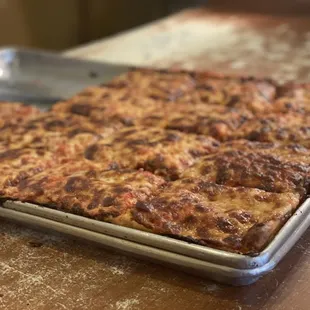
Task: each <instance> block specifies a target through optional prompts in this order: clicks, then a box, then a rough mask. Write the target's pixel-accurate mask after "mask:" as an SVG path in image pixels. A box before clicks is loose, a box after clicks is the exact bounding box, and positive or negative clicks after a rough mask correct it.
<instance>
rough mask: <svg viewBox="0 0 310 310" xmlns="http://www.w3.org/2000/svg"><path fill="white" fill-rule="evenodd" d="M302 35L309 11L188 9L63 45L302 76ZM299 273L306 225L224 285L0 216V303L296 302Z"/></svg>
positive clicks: (88, 54)
mask: <svg viewBox="0 0 310 310" xmlns="http://www.w3.org/2000/svg"><path fill="white" fill-rule="evenodd" d="M212 24H213V25H214V27H213V28H212ZM220 35H221V36H222V37H220ZM309 40H310V18H305V17H300V18H299V17H276V18H272V17H270V16H263V15H246V14H243V15H227V13H216V12H209V11H206V10H203V9H202V10H199V9H197V10H189V11H184V12H182V13H180V14H177V15H175V16H171V17H169V18H168V19H164V20H162V21H159V22H157V23H154V24H152V25H149V26H145V27H142V28H139V29H137V30H135V31H133V32H128V33H125V34H122V35H120V36H117V37H113V38H111V39H108V40H103V41H99V42H96V43H94V44H91V45H90V46H85V47H82V48H78V49H76V50H73V51H69V53H67V54H68V55H72V56H76V57H82V58H85V59H97V60H103V61H112V62H125V63H134V64H139V65H149V64H153V65H159V66H171V65H174V66H185V67H191V68H196V69H210V68H211V69H213V70H214V69H218V70H222V71H229V72H231V71H232V72H241V73H244V72H248V73H250V74H259V75H272V76H274V77H279V78H283V79H290V78H299V79H309V73H310V72H309V66H310V49H309V47H310V42H309ZM249 42H250V43H249ZM185 43H186V44H185ZM309 277H310V232H309V231H308V232H307V233H306V234H305V235H304V237H303V238H302V239H301V240H300V241H299V242H298V244H296V246H295V247H294V248H293V249H292V250H291V251H290V253H289V254H288V255H287V256H286V257H285V259H284V260H283V261H282V262H281V263H280V264H279V265H278V266H277V267H276V268H275V270H274V271H272V272H271V273H269V274H268V275H266V276H265V277H263V278H262V279H260V280H259V281H258V282H256V283H255V284H253V285H251V286H248V287H229V286H225V285H220V284H217V283H215V282H212V281H208V280H204V279H200V278H198V277H193V276H190V275H186V274H184V273H182V272H177V271H174V270H171V269H168V268H166V267H162V266H159V265H155V264H151V263H147V262H142V261H139V260H137V259H133V258H129V257H127V256H123V255H121V254H118V253H114V252H112V251H110V250H105V249H102V248H99V247H97V246H96V245H93V244H87V243H85V242H82V241H80V240H74V239H69V238H66V237H65V236H60V235H57V234H54V233H42V232H37V231H35V230H32V229H29V228H26V227H24V226H21V225H16V224H12V223H8V222H6V221H4V220H1V221H0V309H8V310H19V309H31V310H37V309H94V310H96V309H117V310H119V309H127V310H128V309H163V310H164V309H169V310H171V309H210V310H212V309H231V310H233V309H236V310H240V309H273V310H286V309H287V310H290V309H296V310H306V309H309V303H310V295H309V292H308V287H309V285H308V281H309V280H308V279H309Z"/></svg>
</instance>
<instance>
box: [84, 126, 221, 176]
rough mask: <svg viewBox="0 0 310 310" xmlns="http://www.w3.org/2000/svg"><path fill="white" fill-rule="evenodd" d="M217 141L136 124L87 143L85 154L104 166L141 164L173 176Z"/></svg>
mask: <svg viewBox="0 0 310 310" xmlns="http://www.w3.org/2000/svg"><path fill="white" fill-rule="evenodd" d="M218 145H219V142H218V141H216V140H215V139H213V138H212V137H205V136H201V135H195V134H192V135H189V134H185V133H182V132H179V131H175V130H167V129H162V128H159V127H158V128H157V127H139V126H138V127H137V126H136V127H131V128H125V129H122V130H119V131H117V132H115V133H114V134H111V135H110V136H108V137H106V138H105V139H101V140H99V141H98V142H96V143H94V144H92V145H90V146H89V147H88V148H87V149H86V150H85V153H84V156H85V158H86V159H88V160H90V161H93V162H98V163H101V164H104V163H107V167H108V166H111V165H113V166H114V168H122V169H124V168H132V169H139V168H142V169H144V170H146V171H151V172H154V173H156V174H158V175H161V176H163V177H166V178H168V179H170V180H173V179H177V178H178V177H179V175H180V173H181V172H182V171H184V170H185V169H186V168H188V167H190V166H192V165H193V164H194V163H195V162H196V161H197V159H199V158H200V157H202V156H204V155H207V154H210V153H212V152H214V151H215V150H216V148H217V147H218Z"/></svg>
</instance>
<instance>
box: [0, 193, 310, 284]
mask: <svg viewBox="0 0 310 310" xmlns="http://www.w3.org/2000/svg"><path fill="white" fill-rule="evenodd" d="M0 216H1V217H5V218H9V219H13V220H16V221H20V222H24V223H26V224H29V225H34V226H39V227H41V228H47V229H52V230H55V231H58V232H62V233H65V234H69V235H73V236H76V237H81V238H83V239H87V240H90V241H95V242H97V243H100V244H103V245H105V246H108V247H112V248H114V249H119V250H121V251H125V252H126V253H129V254H132V255H135V256H139V257H142V258H145V259H148V260H152V261H156V262H159V263H163V264H168V265H170V266H172V267H175V268H181V269H182V270H183V271H186V272H189V273H192V274H197V275H200V276H203V277H206V278H210V279H213V280H216V281H219V282H222V283H227V284H231V285H248V284H251V283H253V282H255V281H256V280H258V279H259V278H260V277H261V276H262V275H264V274H266V273H267V272H269V271H270V270H272V269H273V268H274V267H275V266H276V265H277V263H278V262H279V261H280V260H281V259H282V258H283V257H284V256H285V255H286V253H287V252H288V251H289V250H290V249H291V248H292V247H293V245H294V244H295V243H296V242H297V240H298V239H299V238H300V237H301V236H302V234H303V233H304V232H305V231H306V229H307V228H308V226H309V224H310V199H308V200H307V201H305V202H304V203H303V204H302V205H301V206H300V207H299V208H298V210H297V211H296V212H295V213H294V214H293V215H292V217H291V218H290V219H289V220H288V221H287V222H286V224H285V225H284V226H283V227H282V229H281V230H280V231H279V232H278V234H277V235H276V237H275V238H274V239H273V240H272V241H271V243H270V244H269V245H268V246H267V247H266V249H265V250H264V251H263V252H261V253H260V254H259V255H258V256H255V257H250V256H246V255H240V254H234V253H229V252H226V251H221V250H216V249H212V248H209V247H205V246H200V245H195V244H190V243H188V242H185V241H180V240H175V239H172V238H169V237H165V236H160V235H155V234H152V233H147V232H143V231H139V230H136V229H131V228H127V227H121V226H117V225H113V224H109V223H104V222H100V221H96V220H92V219H88V218H84V217H82V216H77V215H73V214H69V213H65V212H62V211H57V210H53V209H49V208H46V207H41V206H37V205H34V204H29V203H22V202H16V201H6V202H4V203H3V206H2V207H1V208H0Z"/></svg>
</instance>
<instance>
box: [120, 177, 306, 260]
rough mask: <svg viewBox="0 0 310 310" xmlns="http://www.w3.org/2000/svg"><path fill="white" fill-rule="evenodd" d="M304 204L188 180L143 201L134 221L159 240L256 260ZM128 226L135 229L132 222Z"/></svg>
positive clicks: (291, 196)
mask: <svg viewBox="0 0 310 310" xmlns="http://www.w3.org/2000/svg"><path fill="white" fill-rule="evenodd" d="M299 202H300V196H299V195H298V194H296V193H270V192H266V191H263V190H260V189H252V188H246V187H227V186H223V185H218V184H214V183H210V182H207V181H205V180H204V179H201V178H198V177H197V178H184V179H181V180H177V181H175V182H173V183H169V184H168V186H167V187H166V188H164V189H163V190H162V191H161V192H160V193H159V194H158V195H156V197H153V198H152V199H149V200H146V201H145V200H144V201H143V200H141V201H140V200H139V201H137V203H136V204H135V207H134V209H133V210H132V212H131V216H132V221H133V222H137V223H138V224H139V225H140V226H142V227H144V228H145V229H147V230H148V231H151V232H154V233H157V234H161V235H167V236H170V237H175V238H178V239H182V240H185V241H188V242H194V243H198V244H201V245H205V246H209V247H213V248H216V249H221V250H225V251H229V252H237V253H241V254H246V255H255V254H257V253H259V252H260V251H262V250H263V249H264V248H265V246H266V245H267V244H268V243H269V242H270V241H271V240H272V239H273V237H274V236H275V235H276V233H277V232H278V230H279V229H280V228H281V227H282V225H283V224H284V223H285V222H286V220H287V219H288V218H289V217H290V216H291V215H292V213H293V212H294V210H295V209H296V208H297V207H298V205H299ZM124 224H125V225H129V226H131V222H129V223H127V222H126V223H124ZM132 225H133V226H134V225H135V224H132Z"/></svg>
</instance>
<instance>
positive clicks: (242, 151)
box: [0, 68, 310, 255]
mask: <svg viewBox="0 0 310 310" xmlns="http://www.w3.org/2000/svg"><path fill="white" fill-rule="evenodd" d="M309 100H310V86H309V84H296V83H287V84H284V85H280V84H278V83H277V82H276V81H273V80H270V79H263V78H256V77H250V76H248V77H247V76H245V77H240V76H226V75H223V74H217V73H212V72H192V71H181V70H159V69H158V70H154V69H139V68H136V69H133V70H130V71H129V72H128V73H126V74H123V75H120V76H118V77H116V78H114V79H113V80H112V81H110V82H109V83H105V84H103V85H97V86H92V87H88V88H86V89H84V90H83V91H81V92H80V93H78V94H76V95H74V96H73V97H72V98H68V99H67V100H64V101H61V102H58V103H56V104H55V105H54V106H53V107H52V108H51V110H50V111H45V112H42V111H39V110H38V109H36V108H34V107H32V106H25V105H23V104H20V103H9V102H3V103H0V116H1V121H0V198H1V199H10V200H19V201H23V202H31V203H35V204H38V205H44V206H46V207H49V208H54V209H57V210H61V211H63V212H67V213H73V214H77V215H80V216H85V217H88V218H92V219H95V220H99V221H105V222H110V223H113V224H115V225H121V226H126V227H130V228H134V229H139V230H144V231H148V232H151V233H155V234H160V235H164V236H167V237H172V238H177V239H180V240H186V241H187V242H192V243H196V244H199V245H202V246H208V247H212V248H216V249H221V250H224V251H228V252H233V253H241V254H244V255H257V254H258V253H260V252H261V251H262V250H263V249H264V248H265V247H266V246H267V245H268V244H269V242H270V241H271V240H272V239H273V238H274V237H275V235H276V234H277V232H278V231H279V229H281V227H282V226H283V225H284V223H285V222H286V221H287V219H288V218H289V217H290V216H291V215H292V214H293V213H294V211H295V210H296V209H297V208H298V207H299V206H300V204H301V203H302V202H303V201H305V199H306V198H307V195H308V194H309V184H310V156H309V155H310V125H309V124H310V122H309V121H310V109H309Z"/></svg>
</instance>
